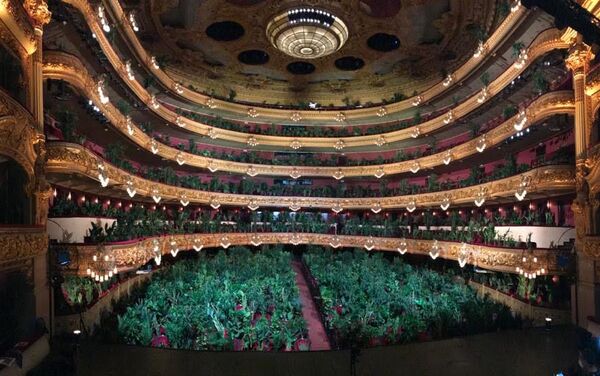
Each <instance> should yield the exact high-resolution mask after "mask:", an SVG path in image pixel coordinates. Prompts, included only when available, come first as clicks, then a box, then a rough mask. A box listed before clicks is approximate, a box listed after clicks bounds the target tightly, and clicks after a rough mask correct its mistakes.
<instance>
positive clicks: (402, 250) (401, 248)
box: [398, 238, 408, 255]
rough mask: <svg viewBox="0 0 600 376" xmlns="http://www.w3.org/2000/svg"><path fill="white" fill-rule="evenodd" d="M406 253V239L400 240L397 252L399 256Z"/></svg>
mask: <svg viewBox="0 0 600 376" xmlns="http://www.w3.org/2000/svg"><path fill="white" fill-rule="evenodd" d="M407 251H408V244H407V243H406V238H402V239H400V243H399V244H398V252H400V254H401V255H403V254H405V253H406V252H407Z"/></svg>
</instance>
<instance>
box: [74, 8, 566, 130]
mask: <svg viewBox="0 0 600 376" xmlns="http://www.w3.org/2000/svg"><path fill="white" fill-rule="evenodd" d="M63 1H65V2H66V3H68V4H71V5H72V6H74V7H75V8H77V9H78V10H79V11H80V12H81V13H82V14H83V16H84V18H85V20H86V22H87V24H88V26H89V27H90V29H91V31H92V32H94V33H95V34H96V36H97V40H98V43H99V44H100V46H101V48H102V50H103V51H104V53H105V55H106V56H107V58H108V60H109V61H110V62H111V64H112V65H113V66H114V67H115V70H116V71H117V72H118V73H119V74H121V75H122V74H123V72H124V63H123V62H122V61H121V60H120V58H119V57H118V55H117V54H116V53H115V51H114V50H113V49H112V47H111V43H110V41H109V40H108V38H107V37H106V36H105V35H104V33H103V32H102V28H101V26H100V24H99V22H98V20H97V18H96V15H95V12H94V10H93V8H92V6H91V5H90V3H89V2H87V1H84V0H63ZM104 3H105V4H107V8H109V9H111V11H112V14H113V16H114V19H116V20H119V21H120V22H118V25H117V27H118V28H119V30H120V31H121V33H122V34H123V35H124V38H125V39H126V40H127V42H128V44H129V46H130V47H131V48H132V49H133V51H134V52H135V55H136V56H137V57H138V59H139V61H140V63H142V64H143V65H145V67H146V70H147V71H148V72H152V74H154V75H155V76H156V78H157V80H158V81H159V82H161V83H162V84H163V86H164V87H166V88H169V90H173V88H174V87H175V85H176V84H178V82H177V81H176V80H174V79H173V78H172V77H170V76H169V75H168V74H166V73H165V72H164V71H163V70H162V69H154V68H153V67H152V63H151V62H152V56H151V55H150V54H148V52H147V51H146V50H145V49H144V47H143V46H142V44H141V43H140V41H139V40H138V38H137V35H136V34H135V32H134V31H133V29H132V28H131V26H130V24H129V23H128V22H123V20H126V19H127V17H126V16H125V13H124V11H123V9H122V7H121V5H120V3H119V1H118V0H105V2H104ZM528 13H529V11H528V10H527V9H526V8H525V7H520V8H519V9H518V10H517V11H516V12H514V13H511V14H509V15H508V16H507V17H506V19H505V20H504V21H503V22H502V23H501V24H500V25H499V26H498V28H497V29H496V30H495V31H494V33H493V34H492V35H491V36H490V38H489V39H488V40H487V41H486V42H485V45H486V46H487V47H488V50H489V51H493V50H496V49H497V48H499V46H500V45H501V44H502V43H504V41H506V40H507V38H508V37H509V36H510V35H512V33H513V32H514V30H517V28H518V25H520V24H521V23H522V22H523V21H524V20H525V19H526V16H527V14H528ZM554 33H555V32H552V34H554ZM559 37H560V34H557V35H556V38H557V39H558V40H557V41H556V42H557V43H558V44H561V45H565V43H564V42H563V41H562V40H560V38H559ZM553 38H554V37H553ZM561 48H566V47H561ZM530 56H533V55H531V52H530ZM485 61H486V59H481V58H474V57H471V58H469V60H468V61H467V62H466V63H465V64H463V65H462V66H461V67H459V68H458V69H457V70H456V71H454V72H453V73H452V74H453V75H454V77H455V80H454V82H460V81H461V80H463V79H465V78H466V77H468V75H469V74H471V72H472V71H473V70H474V69H476V68H478V67H479V66H480V65H481V64H482V63H483V62H485ZM516 71H517V70H516V69H515V72H516ZM518 74H520V72H518V73H517V75H518ZM515 77H516V76H515ZM123 81H124V82H126V83H127V84H130V83H131V82H128V81H129V80H127V79H124V80H123ZM509 82H510V81H509ZM452 86H453V85H450V86H448V87H446V86H444V85H443V83H442V81H440V82H438V83H436V84H435V85H433V86H431V87H430V88H429V89H427V90H425V91H423V92H422V93H420V96H421V97H422V98H423V100H424V101H429V100H431V99H433V98H435V97H437V96H439V95H441V94H443V93H444V92H446V91H447V90H448V89H450V88H451V87H452ZM134 91H136V90H135V89H134ZM180 91H181V93H176V92H175V91H172V93H173V94H174V95H177V96H181V97H183V98H185V99H187V100H189V101H191V102H193V103H195V104H198V105H201V106H205V105H206V102H207V100H209V99H211V98H210V97H209V96H206V95H204V94H201V93H199V92H196V91H194V90H190V89H189V88H187V87H186V85H180ZM138 95H139V94H138ZM140 99H142V101H144V98H142V97H140ZM413 100H414V98H409V99H406V100H403V101H400V102H396V103H392V104H387V105H386V108H387V111H388V113H390V114H392V113H395V112H399V111H402V110H406V109H408V108H411V106H412V104H411V103H412V101H413ZM144 102H145V103H148V101H144ZM214 104H215V105H217V106H218V107H219V109H221V110H224V111H228V112H232V113H235V114H237V115H242V116H245V114H246V113H247V108H248V106H247V105H241V104H236V103H233V102H228V101H222V100H218V99H214ZM378 110H379V107H374V108H363V109H350V110H347V111H345V114H346V119H347V120H357V119H361V118H367V117H368V118H377V116H376V113H377V111H378ZM297 112H299V114H300V115H301V117H302V119H305V120H317V121H330V122H332V121H333V119H334V116H335V114H336V113H337V110H335V111H333V110H321V111H297ZM260 113H261V116H262V117H264V118H265V119H266V120H265V121H271V120H273V121H288V120H289V117H290V110H279V109H273V108H262V107H261V108H260ZM166 119H167V120H169V121H172V118H171V117H167V118H166ZM190 125H192V124H190ZM200 133H202V132H200ZM204 133H205V132H204Z"/></svg>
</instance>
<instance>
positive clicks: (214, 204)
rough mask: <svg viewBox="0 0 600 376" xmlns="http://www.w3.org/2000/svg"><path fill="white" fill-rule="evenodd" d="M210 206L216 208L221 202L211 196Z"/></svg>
mask: <svg viewBox="0 0 600 376" xmlns="http://www.w3.org/2000/svg"><path fill="white" fill-rule="evenodd" d="M210 207H211V208H213V209H215V210H217V209H218V208H220V207H221V203H220V202H219V201H218V200H217V199H216V198H214V197H213V198H211V199H210Z"/></svg>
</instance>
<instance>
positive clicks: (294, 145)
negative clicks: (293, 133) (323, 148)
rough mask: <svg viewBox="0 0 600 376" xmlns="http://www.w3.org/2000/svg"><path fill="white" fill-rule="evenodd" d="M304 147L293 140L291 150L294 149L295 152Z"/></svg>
mask: <svg viewBox="0 0 600 376" xmlns="http://www.w3.org/2000/svg"><path fill="white" fill-rule="evenodd" d="M301 147H302V143H301V142H300V141H298V140H297V139H293V140H292V141H291V142H290V148H292V149H294V150H298V149H300V148H301Z"/></svg>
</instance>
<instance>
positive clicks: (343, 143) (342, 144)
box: [333, 140, 346, 150]
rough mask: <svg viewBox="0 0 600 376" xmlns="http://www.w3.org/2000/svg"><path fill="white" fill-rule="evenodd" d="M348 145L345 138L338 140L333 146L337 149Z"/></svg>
mask: <svg viewBox="0 0 600 376" xmlns="http://www.w3.org/2000/svg"><path fill="white" fill-rule="evenodd" d="M345 147H346V143H345V142H344V140H337V141H336V142H335V144H333V148H334V149H335V150H343V149H344V148H345Z"/></svg>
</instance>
